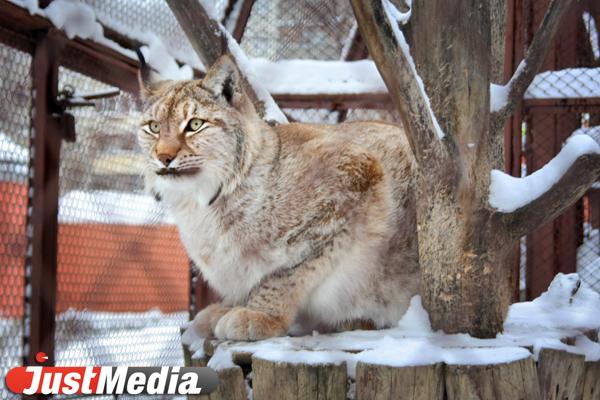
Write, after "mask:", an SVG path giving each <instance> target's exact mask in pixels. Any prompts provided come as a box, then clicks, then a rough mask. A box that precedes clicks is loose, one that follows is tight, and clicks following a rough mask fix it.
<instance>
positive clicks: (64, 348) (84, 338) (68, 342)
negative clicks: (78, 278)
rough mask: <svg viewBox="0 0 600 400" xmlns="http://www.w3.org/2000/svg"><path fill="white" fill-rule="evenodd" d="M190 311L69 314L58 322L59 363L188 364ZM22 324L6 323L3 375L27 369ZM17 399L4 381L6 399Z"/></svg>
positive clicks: (0, 324) (1, 393) (1, 341)
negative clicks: (184, 335)
mask: <svg viewBox="0 0 600 400" xmlns="http://www.w3.org/2000/svg"><path fill="white" fill-rule="evenodd" d="M187 319H188V314H187V312H178V313H172V314H163V313H161V312H160V311H157V310H152V311H148V312H145V313H107V312H94V311H75V310H69V311H67V312H65V313H63V314H60V315H58V316H57V319H56V363H57V365H62V366H86V365H109V366H112V365H128V366H176V365H183V363H184V362H183V353H182V350H181V341H180V327H181V326H182V325H183V324H184V323H185V322H186V321H187ZM22 334H23V329H22V322H21V321H20V320H17V319H0V354H1V355H2V357H1V359H0V376H2V377H3V376H5V375H6V371H8V369H10V368H12V367H14V366H17V365H20V364H21V356H22V353H21V343H22V342H21V336H22ZM4 398H13V397H12V396H11V394H10V393H9V392H8V391H6V390H5V388H4V379H0V399H4Z"/></svg>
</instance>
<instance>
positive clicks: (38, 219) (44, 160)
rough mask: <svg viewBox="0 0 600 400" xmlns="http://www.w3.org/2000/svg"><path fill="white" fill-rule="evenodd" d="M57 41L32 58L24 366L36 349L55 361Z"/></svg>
mask: <svg viewBox="0 0 600 400" xmlns="http://www.w3.org/2000/svg"><path fill="white" fill-rule="evenodd" d="M60 47H61V46H60V43H59V41H57V40H54V39H53V37H52V33H51V32H50V33H44V34H43V35H42V36H41V37H40V38H39V39H38V41H37V43H36V47H35V52H34V55H33V60H32V86H33V93H34V97H33V99H34V100H33V101H34V103H33V107H34V114H33V117H32V118H33V130H34V133H33V134H32V139H31V140H32V143H31V145H32V149H33V150H34V151H35V153H33V152H32V154H35V155H34V156H33V157H32V159H31V160H30V166H29V169H30V171H32V172H33V174H32V175H30V181H29V188H30V189H33V192H32V193H33V194H32V195H31V196H30V198H29V204H28V210H29V214H28V227H29V229H31V236H30V243H29V246H30V250H29V251H30V253H29V254H30V256H29V257H28V259H27V263H26V275H27V277H28V278H26V279H28V282H27V285H28V286H30V287H29V289H28V290H29V291H30V293H31V294H30V296H29V301H28V303H29V307H26V311H25V324H26V326H27V328H26V329H27V331H28V335H27V336H26V339H25V344H26V347H25V349H26V350H25V354H24V365H37V362H36V360H35V357H36V354H37V353H38V352H44V353H46V355H47V356H48V361H47V362H46V365H53V364H54V331H55V313H56V286H57V283H56V270H57V234H58V171H59V162H60V145H61V141H62V130H61V127H60V124H59V121H58V120H57V119H56V118H54V117H53V115H52V114H53V113H54V112H56V111H57V110H55V109H54V108H55V103H54V99H56V95H57V93H58V53H59V51H60Z"/></svg>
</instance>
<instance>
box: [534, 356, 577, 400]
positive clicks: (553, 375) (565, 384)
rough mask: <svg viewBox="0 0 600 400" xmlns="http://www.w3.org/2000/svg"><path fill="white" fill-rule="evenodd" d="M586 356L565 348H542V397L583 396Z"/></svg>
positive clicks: (560, 398) (556, 398)
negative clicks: (569, 351)
mask: <svg viewBox="0 0 600 400" xmlns="http://www.w3.org/2000/svg"><path fill="white" fill-rule="evenodd" d="M584 360H585V357H584V356H582V355H579V354H571V353H567V352H566V351H563V350H554V349H542V350H541V351H540V356H539V360H538V376H539V379H540V387H541V392H542V398H543V399H548V400H563V399H568V400H571V399H572V400H579V399H581V398H582V397H583V383H584V381H583V380H584V373H585V361H584Z"/></svg>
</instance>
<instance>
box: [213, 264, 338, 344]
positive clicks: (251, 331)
mask: <svg viewBox="0 0 600 400" xmlns="http://www.w3.org/2000/svg"><path fill="white" fill-rule="evenodd" d="M326 273H327V270H326V269H325V268H323V267H322V266H320V265H319V259H315V260H312V261H310V262H306V263H304V264H302V265H299V266H296V267H294V268H291V269H288V270H283V271H281V270H280V271H278V272H277V273H275V274H274V275H272V276H271V277H269V278H267V279H266V280H264V281H263V282H262V283H261V284H260V285H259V286H257V287H256V288H255V289H254V290H253V291H252V293H251V294H250V297H249V299H248V303H247V304H246V307H235V308H233V309H232V310H231V311H229V312H228V313H227V314H225V315H224V316H223V318H221V319H220V320H219V322H218V323H217V327H216V328H215V335H216V336H217V338H219V339H231V340H261V339H266V338H270V337H274V336H283V335H285V334H287V333H288V330H289V329H290V326H291V324H292V322H293V321H294V318H295V317H296V315H297V314H298V311H299V308H300V305H301V303H302V300H303V299H304V297H305V296H306V295H307V294H308V293H309V292H310V291H311V290H312V289H313V288H314V287H315V286H316V285H317V284H318V283H319V282H321V281H322V279H323V276H324V275H325V274H326Z"/></svg>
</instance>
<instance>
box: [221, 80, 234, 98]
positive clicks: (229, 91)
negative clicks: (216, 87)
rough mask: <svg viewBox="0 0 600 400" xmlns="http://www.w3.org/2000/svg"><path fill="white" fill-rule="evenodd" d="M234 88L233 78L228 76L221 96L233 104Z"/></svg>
mask: <svg viewBox="0 0 600 400" xmlns="http://www.w3.org/2000/svg"><path fill="white" fill-rule="evenodd" d="M234 90H235V89H234V87H233V78H232V77H231V76H228V77H227V78H226V79H225V82H223V90H222V92H221V94H222V95H223V97H225V100H227V102H228V103H231V100H232V99H233V92H234Z"/></svg>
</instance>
